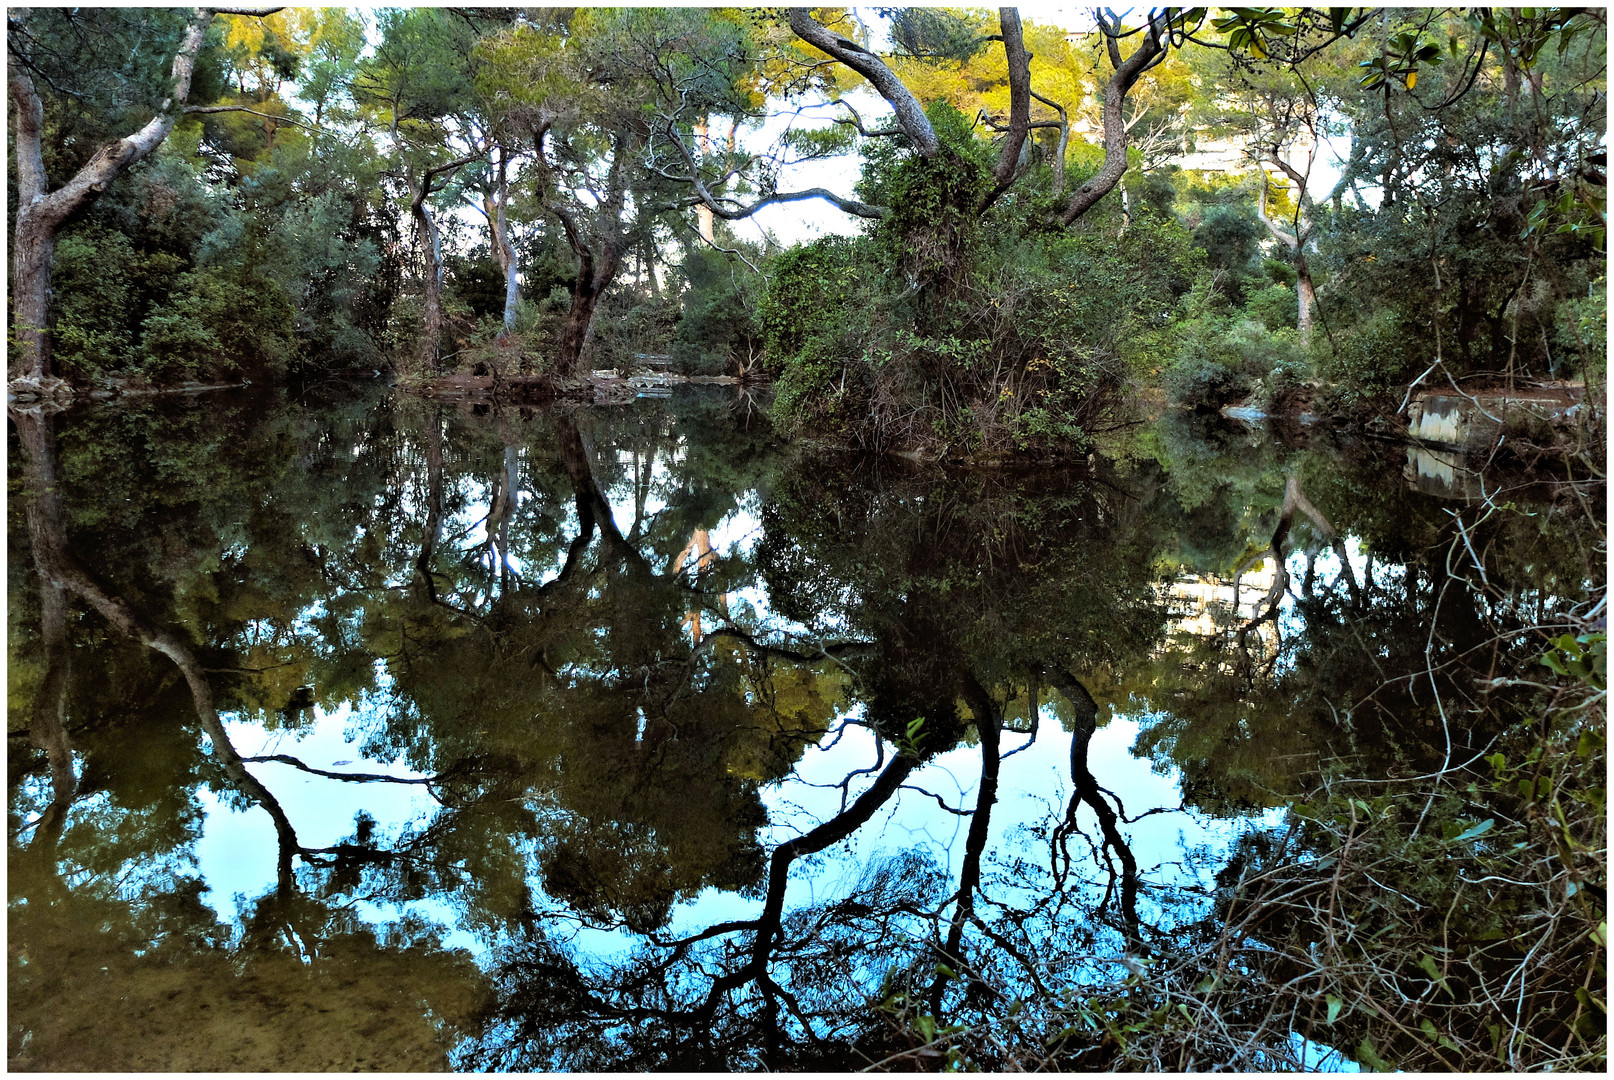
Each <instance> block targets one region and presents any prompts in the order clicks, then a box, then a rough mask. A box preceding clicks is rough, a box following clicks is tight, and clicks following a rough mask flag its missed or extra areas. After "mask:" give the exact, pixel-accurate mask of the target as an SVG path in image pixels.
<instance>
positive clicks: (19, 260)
mask: <svg viewBox="0 0 1614 1080" xmlns="http://www.w3.org/2000/svg"><path fill="white" fill-rule="evenodd" d="M213 11H214V9H212V8H193V9H192V12H191V19H190V22H189V24H188V25H187V26H186V28H185V36H184V37H183V38H182V39H181V40H180V45H179V50H178V51H177V52H176V53H175V54H174V63H173V67H172V69H171V70H170V75H169V77H170V84H169V93H168V97H166V98H164V99H163V102H162V104H161V105H160V106H158V108H157V115H156V116H154V117H152V118H151V120H149V121H148V122H147V123H146V124H145V126H144V127H142V128H141V129H140V130H139V131H136V132H135V133H134V134H133V135H129V136H127V137H125V138H122V139H117V140H115V141H113V142H110V143H108V144H107V145H105V146H103V147H102V148H101V149H100V150H98V151H96V153H95V156H94V157H92V158H90V160H89V161H88V162H87V163H86V164H85V165H84V167H83V168H82V169H80V170H79V171H78V173H77V174H76V175H74V177H73V178H72V179H71V180H69V181H68V182H67V183H66V184H64V185H62V186H61V187H60V188H58V189H57V190H55V191H49V190H47V189H48V187H49V181H48V178H47V177H46V175H45V156H44V142H43V136H44V126H45V125H44V104H43V103H42V102H41V101H40V98H39V92H38V90H37V89H36V88H35V87H34V82H33V79H32V78H30V77H29V75H28V73H27V71H26V70H25V69H24V68H23V66H22V64H21V63H19V62H18V61H17V58H16V57H15V56H12V57H11V58H10V60H11V62H10V63H9V64H8V65H7V68H8V70H7V85H8V89H9V91H10V95H11V104H12V106H13V107H14V108H15V109H16V123H15V125H14V127H13V129H12V134H13V138H14V140H15V147H16V155H17V158H16V160H17V217H16V221H15V222H14V223H13V232H12V263H11V298H12V336H13V339H14V340H15V342H16V346H15V348H14V349H12V350H11V356H10V360H9V361H8V363H7V368H8V369H9V374H10V377H11V378H13V379H16V378H30V379H34V380H36V381H37V380H43V379H45V378H47V377H48V376H49V375H50V339H49V335H48V333H47V331H46V319H47V316H48V315H49V313H50V280H51V263H52V261H53V260H54V258H55V255H56V234H57V232H58V231H59V230H60V229H61V227H62V226H63V225H65V224H66V223H67V222H68V221H69V220H70V219H71V218H72V217H73V216H74V215H75V214H77V213H79V212H80V211H82V210H83V209H84V208H85V207H86V206H88V205H89V204H90V203H91V202H92V201H93V200H94V199H95V198H96V197H98V196H99V195H100V194H101V193H102V192H103V191H105V190H106V189H107V185H109V184H111V183H112V181H113V180H114V179H116V178H117V176H118V174H119V173H121V172H123V170H125V169H127V168H128V167H129V166H130V165H133V164H134V163H135V162H137V161H139V160H140V159H141V158H143V157H145V156H146V155H147V154H149V153H151V152H152V151H153V150H155V149H157V147H158V146H160V145H162V141H163V140H164V139H166V138H167V137H168V133H169V132H170V131H172V130H173V127H174V122H175V121H176V120H177V119H178V118H179V114H180V111H181V109H182V108H183V106H184V104H185V98H186V97H187V96H188V95H189V94H190V89H191V72H192V71H193V70H194V68H195V66H196V54H197V53H198V52H199V51H200V50H201V48H202V42H203V41H204V40H205V39H206V37H207V27H208V24H209V23H211V22H212V21H213Z"/></svg>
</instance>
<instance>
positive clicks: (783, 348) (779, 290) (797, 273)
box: [757, 236, 868, 373]
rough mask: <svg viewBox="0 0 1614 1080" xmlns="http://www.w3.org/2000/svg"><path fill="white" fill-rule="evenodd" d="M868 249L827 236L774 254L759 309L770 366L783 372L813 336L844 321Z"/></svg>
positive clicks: (758, 318)
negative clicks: (776, 254) (766, 286)
mask: <svg viewBox="0 0 1614 1080" xmlns="http://www.w3.org/2000/svg"><path fill="white" fill-rule="evenodd" d="M867 250H868V249H867V245H866V244H865V243H864V242H862V241H859V240H853V239H848V238H845V237H839V236H826V237H824V238H823V239H821V240H815V241H813V242H812V243H811V244H804V245H802V246H800V247H796V248H791V249H789V250H787V251H784V252H781V253H780V254H779V255H778V256H776V257H775V258H774V260H773V262H772V266H771V274H770V277H769V280H768V288H767V291H766V292H765V293H764V294H763V297H762V300H761V302H760V304H759V305H758V309H757V322H758V324H759V325H760V327H761V330H762V342H763V347H764V348H765V349H766V358H767V359H766V363H767V365H768V370H769V371H772V372H775V373H780V372H783V371H784V370H785V369H786V367H787V366H788V365H789V364H790V362H791V358H792V357H795V356H797V355H798V354H799V353H801V351H802V349H803V348H804V347H805V346H806V345H807V343H808V342H809V341H810V340H811V339H813V338H814V337H817V336H818V335H820V334H824V333H826V332H831V331H834V330H836V329H837V328H839V327H841V326H843V325H845V324H846V322H847V321H848V315H849V307H848V305H849V304H850V302H851V299H852V297H853V295H854V293H855V292H856V290H857V287H858V285H859V284H860V282H861V281H862V278H863V274H862V272H861V271H863V268H864V267H865V266H866V265H867V261H866V256H867Z"/></svg>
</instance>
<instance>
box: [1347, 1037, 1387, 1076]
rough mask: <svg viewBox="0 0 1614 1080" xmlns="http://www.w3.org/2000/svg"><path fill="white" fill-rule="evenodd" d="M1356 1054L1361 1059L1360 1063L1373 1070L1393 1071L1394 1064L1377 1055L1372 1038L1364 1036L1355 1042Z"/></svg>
mask: <svg viewBox="0 0 1614 1080" xmlns="http://www.w3.org/2000/svg"><path fill="white" fill-rule="evenodd" d="M1356 1056H1357V1057H1359V1058H1361V1059H1362V1064H1364V1065H1366V1066H1367V1067H1368V1068H1370V1069H1372V1070H1373V1071H1375V1072H1395V1066H1394V1065H1391V1064H1390V1063H1389V1062H1388V1061H1385V1060H1384V1059H1383V1058H1381V1057H1379V1052H1378V1051H1377V1050H1375V1049H1373V1040H1372V1039H1369V1038H1366V1037H1364V1038H1363V1039H1362V1041H1361V1042H1360V1043H1359V1044H1357V1047H1356Z"/></svg>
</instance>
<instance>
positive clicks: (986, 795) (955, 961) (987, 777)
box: [930, 676, 1003, 1021]
mask: <svg viewBox="0 0 1614 1080" xmlns="http://www.w3.org/2000/svg"><path fill="white" fill-rule="evenodd" d="M964 700H966V701H967V702H969V706H970V711H971V712H973V713H974V714H975V728H976V731H977V732H978V733H979V735H980V739H981V787H980V791H979V792H978V793H977V794H976V797H975V812H974V813H973V814H971V815H970V828H969V833H968V835H967V836H966V837H965V839H964V863H963V866H961V867H960V868H959V874H958V899H957V901H956V904H955V906H954V908H953V921H952V925H951V926H949V927H948V929H947V941H946V943H945V944H944V945H943V946H942V950H941V959H942V962H943V963H946V964H949V965H951V966H952V967H953V968H954V969H955V970H958V971H963V970H967V969H968V968H969V967H970V963H969V961H968V960H967V959H966V958H965V957H964V955H963V944H964V926H965V924H966V923H968V922H970V921H971V920H972V919H973V918H974V917H975V890H976V889H977V888H979V887H980V884H981V854H982V852H984V851H985V850H986V838H987V834H988V832H989V831H990V827H991V824H992V805H993V804H994V803H996V802H997V798H998V766H999V764H1000V762H1001V758H1000V756H999V753H1000V747H999V746H998V741H999V739H1000V738H1001V736H1002V730H1003V724H1002V720H1001V718H1000V717H999V715H998V708H997V704H996V703H995V702H994V701H993V700H992V697H991V695H990V694H988V693H987V692H986V690H985V689H983V688H982V686H981V684H980V683H979V682H977V681H976V680H975V678H974V677H973V676H970V677H969V679H968V681H967V683H966V684H965V686H964ZM946 988H947V980H946V979H945V978H944V977H942V976H941V975H939V974H938V975H937V977H936V980H935V981H934V982H933V983H932V984H931V987H930V1012H931V1015H932V1016H935V1017H936V1018H937V1020H938V1021H940V1019H941V1016H942V992H943V991H944V990H946Z"/></svg>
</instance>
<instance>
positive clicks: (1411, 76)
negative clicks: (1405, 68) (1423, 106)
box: [1407, 71, 1418, 90]
mask: <svg viewBox="0 0 1614 1080" xmlns="http://www.w3.org/2000/svg"><path fill="white" fill-rule="evenodd" d="M1417 85H1418V73H1417V72H1416V71H1409V72H1407V89H1408V90H1411V89H1412V88H1413V87H1414V86H1417Z"/></svg>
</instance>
